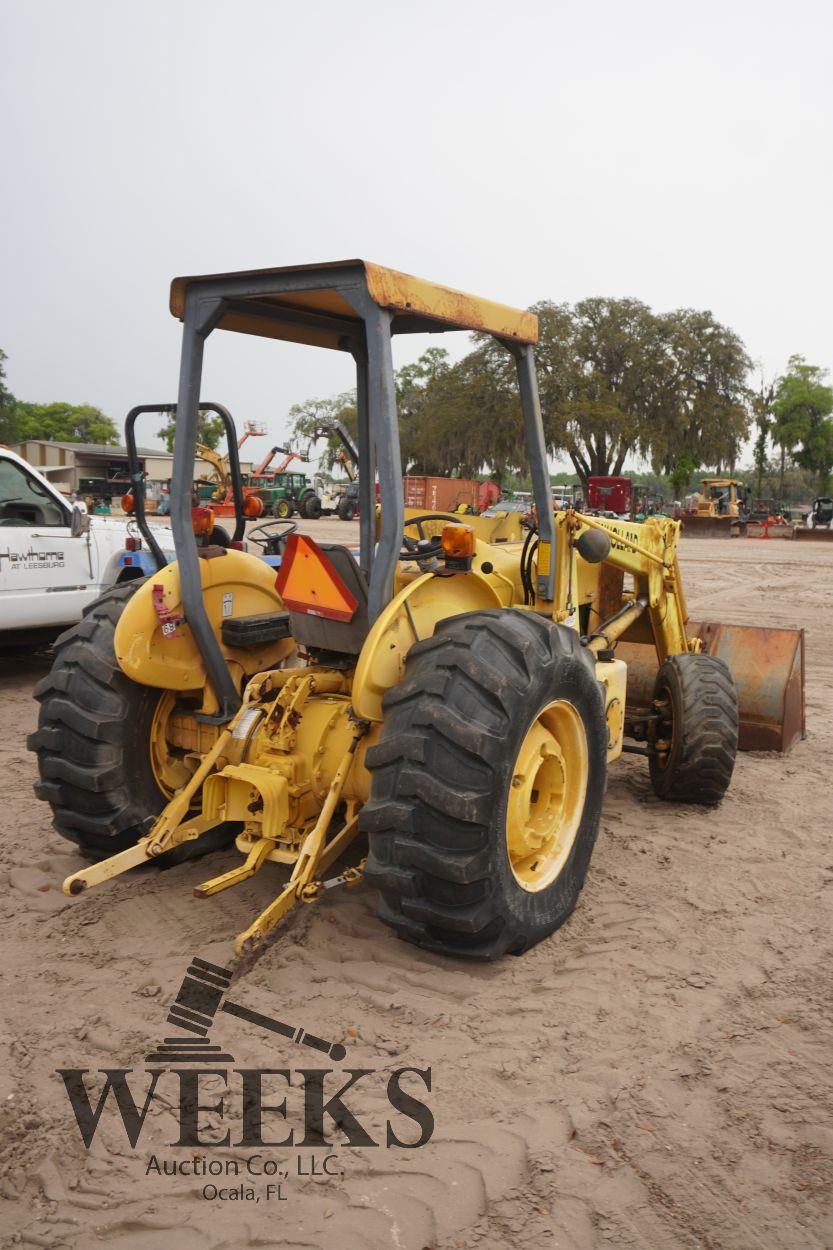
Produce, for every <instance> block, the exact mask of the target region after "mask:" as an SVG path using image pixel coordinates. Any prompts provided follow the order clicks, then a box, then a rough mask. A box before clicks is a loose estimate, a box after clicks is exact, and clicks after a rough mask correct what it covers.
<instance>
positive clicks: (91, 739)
mask: <svg viewBox="0 0 833 1250" xmlns="http://www.w3.org/2000/svg"><path fill="white" fill-rule="evenodd" d="M143 580H144V579H143ZM141 584H142V582H130V583H128V584H127V585H125V586H118V587H116V588H115V589H114V590H111V591H109V592H108V593H107V594H105V595H103V596H102V597H101V598H100V599H97V600H96V601H95V603H93V604H92V605H91V606H90V607H89V608H88V609H87V611H86V612H85V614H84V618H83V620H81V621H80V622H79V623H78V624H77V625H74V626H73V627H72V628H71V629H68V630H66V632H65V633H63V634H61V636H60V638H59V639H58V640H57V642H56V644H55V662H54V664H53V666H52V670H51V672H50V673H49V674H48V675H47V676H46V677H44V678H43V680H42V681H41V682H39V684H38V685H37V686H36V687H35V698H36V699H37V700H38V702H39V703H40V705H41V706H40V715H39V717H38V728H37V730H36V731H35V732H34V733H33V734H30V735H29V739H28V743H27V745H28V747H29V749H30V750H31V751H36V752H37V756H38V769H39V772H40V780H39V781H36V782H35V794H36V795H37V797H38V798H39V799H43V800H44V801H45V802H47V803H49V804H50V806H51V807H52V819H53V823H54V826H55V828H56V830H57V831H58V833H60V834H61V836H62V837H64V838H67V839H68V840H69V841H70V842H75V843H77V845H78V846H80V847H81V848H82V850H84V851H86V852H87V853H89V854H90V855H92V856H95V857H98V858H101V857H102V856H105V855H113V854H115V853H116V851H121V850H124V848H125V847H128V846H132V845H133V843H134V842H136V841H137V839H138V838H139V837H141V836H142V834H144V833H147V831H148V830H149V828H150V827H151V825H152V824H153V821H154V820H155V818H156V817H157V816H158V814H159V812H160V811H161V810H162V808H163V807H164V805H165V803H166V802H167V801H168V799H169V798H170V797H171V794H172V793H173V791H174V789H176V787H177V786H178V785H182V784H184V781H185V780H187V777H188V775H189V774H188V770H187V769H186V768H185V765H184V762H183V760H182V759H181V758H178V757H177V756H176V754H175V753H173V752H170V753H169V752H168V751H167V750H166V748H165V747H164V746H160V745H159V741H160V735H159V733H155V734H154V733H153V730H154V728H157V729H158V727H159V718H160V717H164V716H166V715H167V714H169V713H170V712H171V711H172V710H173V707H174V703H175V698H174V695H173V694H172V693H171V692H168V691H165V690H157V689H154V688H153V687H151V686H140V685H138V684H137V683H136V682H132V681H130V679H129V678H128V677H126V676H125V675H124V673H123V672H122V671H121V669H120V668H119V666H118V664H117V663H116V657H115V653H114V649H113V637H114V634H115V631H116V625H117V624H118V620H119V617H120V616H121V614H122V611H123V610H124V607H125V604H126V603H127V602H128V600H129V599H130V598H131V597H132V596H133V595H134V594H135V593H136V591H137V589H138V587H139V586H140V585H141ZM161 737H162V742H164V735H162V736H161ZM229 836H230V835H229V830H228V827H226V828H223V829H222V830H220V831H218V836H217V837H216V838H215V837H213V836H212V833H208V834H206V835H205V836H204V837H203V838H201V839H200V840H199V843H193V842H192V843H190V844H189V843H186V844H185V848H187V851H188V852H189V854H186V856H183V855H182V854H181V852H182V850H183V849H185V848H183V847H178V848H177V849H176V850H174V851H172V852H170V853H169V854H167V855H165V856H163V857H162V858H163V859H164V860H165V861H167V864H171V863H173V862H179V861H180V860H181V859H183V858H190V852H191V850H192V848H194V850H196V849H197V847H198V848H199V849H198V851H197V853H198V854H202V853H204V852H205V851H207V850H212V849H214V848H215V847H217V846H218V845H222V844H223V843H224V842H226V841H228V838H229Z"/></svg>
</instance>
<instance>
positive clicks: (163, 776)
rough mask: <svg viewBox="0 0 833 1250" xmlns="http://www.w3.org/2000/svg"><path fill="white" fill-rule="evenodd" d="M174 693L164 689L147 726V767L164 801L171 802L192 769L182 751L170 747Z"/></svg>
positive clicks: (188, 779) (174, 709) (187, 779)
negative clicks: (148, 740)
mask: <svg viewBox="0 0 833 1250" xmlns="http://www.w3.org/2000/svg"><path fill="white" fill-rule="evenodd" d="M176 700H177V696H176V692H175V691H173V690H166V691H164V693H163V694H162V697H161V698H160V700H159V702H158V703H157V705H156V711H155V712H154V713H153V720H152V722H151V726H150V764H151V768H152V769H153V776H154V778H155V779H156V784H157V785H158V787H159V789H160V790H161V791H162V793H163V794H164V795H165V797H166V798H168V799H172V798H173V796H174V795H175V794H176V792H177V791H178V790H181V789H182V787H183V786H184V785H186V784H187V782H189V781H190V780H191V776H192V769H190V768H189V767H188V765H187V764H186V763H185V760H184V758H183V754H184V753H183V752H182V751H180V750H177V748H176V747H174V746H172V745H171V742H170V739H169V736H168V735H169V727H170V721H171V717H172V716H173V715H174V713H175V711H176V710H177V709H176Z"/></svg>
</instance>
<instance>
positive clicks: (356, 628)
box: [289, 543, 370, 655]
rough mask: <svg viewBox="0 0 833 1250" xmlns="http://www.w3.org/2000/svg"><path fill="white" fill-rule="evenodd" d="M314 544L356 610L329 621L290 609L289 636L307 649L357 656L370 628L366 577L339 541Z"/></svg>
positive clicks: (350, 552)
mask: <svg viewBox="0 0 833 1250" xmlns="http://www.w3.org/2000/svg"><path fill="white" fill-rule="evenodd" d="M317 546H318V548H319V550H320V551H321V552H322V553H323V555H325V556H326V558H327V559H328V560H329V562H330V564H331V565H332V566H333V568H334V569H335V571H336V573H337V574H338V576H339V577H340V578H341V580H342V582H344V585H345V586H346V588H347V589H348V590H349V592H350V594H351V595H352V596H353V598H354V599H355V600H356V611H355V612H354V614H353V619H352V620H350V621H331V620H329V619H328V618H327V617H324V616H313V615H311V614H310V613H308V612H293V611H290V613H289V618H290V622H291V632H292V637H293V638H294V639H295V641H296V642H297V643H298V644H299V645H300V646H302V647H304V648H306V649H312V650H314V651H334V652H337V653H338V654H342V655H358V654H359V652H360V651H361V649H362V647H363V646H364V640H365V638H366V637H367V632H368V629H369V628H370V626H369V623H368V619H367V579H366V577H365V575H364V573H363V572H362V570H361V569H360V568H359V565H358V563H357V561H356V558H355V556H354V555H353V553H352V551H350V550H349V549H348V548H347V547H343V546H342V545H341V544H340V543H318V544H317Z"/></svg>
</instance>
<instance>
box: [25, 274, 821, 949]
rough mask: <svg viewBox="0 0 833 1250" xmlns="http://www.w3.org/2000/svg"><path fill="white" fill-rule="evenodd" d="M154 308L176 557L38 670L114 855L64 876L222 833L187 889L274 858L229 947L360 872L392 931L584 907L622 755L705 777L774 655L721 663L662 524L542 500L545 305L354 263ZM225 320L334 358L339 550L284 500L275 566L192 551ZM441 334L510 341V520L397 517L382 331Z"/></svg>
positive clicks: (46, 779) (45, 743)
mask: <svg viewBox="0 0 833 1250" xmlns="http://www.w3.org/2000/svg"><path fill="white" fill-rule="evenodd" d="M171 308H172V311H173V313H174V315H175V316H177V317H178V318H180V319H181V320H182V322H183V346H182V362H181V372H180V384H179V396H178V403H177V409H176V411H177V424H176V444H175V452H174V464H173V479H172V507H171V516H172V525H173V535H174V542H175V547H176V554H177V560H176V562H175V563H173V564H171V565H168V566H167V567H163V568H160V569H159V571H158V573H157V574H155V575H152V576H151V577H149V578H148V579H147V580H146V581H145V582H143V583H140V584H136V583H134V584H133V585H130V586H128V587H124V588H120V589H119V590H116V591H115V592H113V593H112V594H110V595H108V596H105V597H104V598H102V599H101V600H99V601H98V602H97V603H96V604H95V605H94V606H93V607H92V608H91V610H90V611H89V612H88V613H87V615H86V617H85V618H84V620H83V621H82V622H81V624H80V625H78V626H77V627H76V628H74V629H72V630H70V631H68V632H67V633H66V634H64V635H63V637H62V639H61V640H60V643H59V645H58V648H57V653H56V658H55V665H54V667H53V670H52V672H51V674H50V675H49V676H48V677H47V678H46V679H45V680H44V681H43V682H42V683H41V685H40V687H39V688H38V690H37V692H36V694H37V698H38V699H39V700H40V703H41V710H40V720H39V727H38V729H37V732H36V733H35V734H33V735H32V737H31V739H30V745H31V747H32V749H33V750H35V751H36V752H37V754H38V761H39V768H40V780H39V782H38V783H37V786H36V790H37V793H38V794H39V796H40V797H41V798H43V799H45V800H47V801H48V802H49V803H50V804H51V806H52V809H53V817H54V822H55V826H56V828H57V829H58V831H59V832H60V833H61V834H63V835H64V836H65V837H68V838H70V839H72V840H73V841H75V842H77V843H78V844H79V845H80V846H81V847H82V848H84V849H85V850H87V851H89V852H91V853H92V854H93V855H96V856H99V857H100V856H103V855H104V856H107V858H103V859H101V860H100V862H98V863H95V864H92V865H90V866H89V867H85V868H83V869H82V870H81V871H79V872H76V873H74V874H73V875H72V876H71V877H69V878H68V879H67V881H66V882H65V884H64V888H65V890H66V892H67V893H69V894H72V895H75V894H80V893H82V892H83V891H84V890H86V889H89V888H92V887H93V886H96V885H99V884H101V883H104V882H106V881H107V880H109V879H111V878H113V877H115V876H117V875H119V874H121V873H123V872H126V871H128V870H129V869H131V868H132V867H134V866H137V865H139V864H143V863H147V862H148V861H151V860H155V859H159V858H161V857H163V856H168V857H169V860H170V859H176V858H179V857H182V856H183V855H185V854H188V853H190V852H192V851H197V852H199V850H200V849H201V848H204V847H208V848H211V847H213V846H214V845H217V844H222V843H223V842H224V841H227V840H228V838H229V837H230V836H231V837H233V838H234V839H235V840H236V846H237V849H238V850H239V852H240V855H241V858H240V861H239V863H238V864H237V866H235V867H233V868H232V869H231V870H229V871H226V872H224V873H222V874H221V875H218V876H215V877H212V878H209V879H207V880H206V881H205V882H204V883H203V884H202V885H201V886H199V887H198V888H197V890H196V891H195V893H196V894H197V895H198V896H199V897H207V896H210V895H212V894H215V893H218V892H219V891H222V890H226V889H228V888H230V887H233V886H234V885H235V884H236V883H238V882H240V881H243V880H245V879H246V878H248V877H251V876H252V875H253V874H255V873H259V872H267V873H271V874H273V875H274V879H275V896H274V900H273V901H272V902H271V903H270V904H269V906H268V907H267V908H266V910H265V911H264V912H263V913H262V914H261V915H260V916H258V917H256V918H255V919H254V920H253V921H252V922H251V923H250V924H249V926H248V928H245V929H244V930H243V932H242V933H240V935H239V937H238V938H237V943H236V949H237V951H238V953H243V952H246V951H249V950H251V949H253V948H254V947H256V946H257V945H258V944H259V943H260V942H262V941H263V939H264V938H265V937H266V935H267V934H269V933H270V931H271V930H272V929H273V928H274V927H275V925H277V924H278V922H279V921H280V920H281V919H282V918H283V917H284V916H285V915H286V914H287V913H288V912H289V911H290V910H291V909H292V908H293V907H295V906H296V905H297V904H299V903H311V902H314V901H315V900H316V899H317V898H319V897H320V895H321V893H322V891H323V890H324V889H326V888H328V887H329V886H331V885H334V884H345V885H349V884H350V883H352V882H355V881H358V880H359V879H361V877H362V876H364V878H365V880H367V881H368V882H370V883H371V884H372V885H373V886H374V887H375V888H376V889H377V890H378V892H379V900H380V901H379V914H380V916H381V918H382V919H383V920H384V921H385V922H386V923H387V924H388V925H390V926H391V927H392V928H393V929H394V930H395V931H396V932H397V933H398V934H399V935H400V936H401V937H403V938H405V939H407V940H409V941H412V942H415V943H417V944H419V945H420V946H423V947H427V948H430V949H432V950H435V951H439V952H443V953H446V954H450V955H456V956H477V957H496V956H500V955H502V954H504V953H507V952H515V953H517V952H520V951H523V950H525V949H527V948H528V947H530V946H532V945H533V944H534V943H536V942H538V941H540V940H541V939H542V938H544V937H546V936H547V935H548V934H550V933H552V932H553V930H554V929H556V928H557V927H558V926H559V925H561V924H562V923H563V922H564V921H565V920H566V918H567V917H568V916H569V915H570V913H571V911H572V909H573V908H574V907H575V905H576V902H577V899H578V896H579V892H580V890H581V887H582V884H583V882H584V878H585V875H586V872H587V869H588V865H589V862H590V857H591V853H592V850H593V845H594V842H595V839H596V833H597V829H598V825H599V818H600V813H601V809H602V803H603V798H604V792H605V784H606V776H607V769H608V767H610V766H611V765H614V764H615V762H616V761H617V760H618V759H619V757H620V756H621V754H622V752H623V751H625V750H627V751H631V752H635V753H637V754H640V755H642V756H643V757H644V758H645V759H646V762H647V764H648V769H649V773H650V779H651V783H652V785H653V788H654V791H655V792H656V794H657V795H659V796H660V797H661V798H663V799H668V800H676V801H681V802H693V803H702V804H707V805H708V804H715V803H718V802H719V801H720V800H721V798H722V797H723V795H724V793H725V791H726V789H727V787H728V785H729V782H730V779H731V776H732V771H733V768H734V763H735V752H736V749H737V745H738V730H739V721H740V726H741V731H743V726H744V718H745V707H744V700H745V698H746V692H747V690H748V689H749V688H750V684H754V683H755V682H757V683H758V685H760V684H761V683H762V682H763V684H765V685H769V686H770V687H776V686H778V685H779V683H781V684H782V685H784V686H785V687H786V684H787V675H786V674H785V673H783V672H781V671H780V670H778V669H777V668H775V667H773V666H772V665H767V664H764V671H763V672H761V670H760V664H761V655H762V654H763V653H762V652H761V651H760V650H758V651H756V652H754V656H755V659H754V665H753V666H752V667H751V668H750V666H749V665H748V664H747V663H746V661H745V660H744V658H743V655H744V649H743V646H739V647H736V648H735V651H736V655H735V660H736V667H735V671H734V672H732V671H730V668H729V666H727V664H726V663H724V661H723V660H722V659H721V658H720V657H719V656H718V655H711V654H708V647H709V640H708V638H705V639H704V637H703V636H701V635H698V634H696V633H694V632H692V631H691V630H690V629H689V628H688V626H687V619H688V613H687V609H686V603H685V597H684V593H683V586H682V580H681V576H680V569H679V564H678V561H677V541H678V536H679V525H678V523H677V522H675V521H672V520H669V519H667V518H657V517H655V518H650V519H648V520H647V521H645V522H644V523H643V524H635V523H631V522H627V521H613V520H603V519H601V518H594V517H588V516H583V515H581V514H580V513H578V512H576V511H574V510H572V509H568V510H565V511H559V512H554V511H553V508H552V502H551V495H550V483H549V469H548V464H547V455H546V448H545V443H544V434H543V428H542V422H541V414H540V408H539V403H538V393H537V385H536V377H535V366H534V355H533V350H534V345H535V342H536V339H537V333H538V323H537V318H536V317H535V316H534V315H532V314H531V313H526V312H519V311H516V310H514V309H511V308H507V307H505V306H503V305H500V304H495V303H492V302H490V301H486V300H481V299H475V298H473V297H471V296H468V295H464V294H462V293H460V292H457V291H452V290H449V289H447V288H444V287H440V286H436V285H433V284H431V283H427V282H423V281H421V280H419V279H416V278H412V277H410V276H408V275H405V274H401V273H397V272H395V271H391V270H386V269H382V268H380V267H379V266H376V265H371V264H368V263H365V262H361V261H346V262H340V263H336V264H325V265H310V266H304V267H301V268H294V269H272V270H257V271H251V272H244V273H234V274H218V275H209V276H205V277H195V278H179V279H176V280H175V281H174V283H173V285H172V291H171ZM223 329H225V330H233V331H237V332H240V333H246V334H256V335H261V336H264V337H266V338H272V339H284V340H288V341H290V342H298V343H306V344H310V345H314V346H319V347H326V348H330V349H332V350H336V351H342V352H346V353H349V354H350V355H352V357H353V359H354V361H355V365H356V372H357V409H358V439H357V443H358V448H357V450H358V461H359V477H358V482H359V504H360V507H359V512H360V523H359V528H360V543H359V551H358V555H357V556H356V554H354V552H353V551H352V550H351V549H350V548H349V547H347V546H345V545H341V544H325V543H321V544H318V543H316V542H314V541H313V540H312V539H311V538H308V537H306V536H304V535H301V534H299V533H298V532H297V530H296V529H295V526H294V525H293V524H292V523H291V522H287V521H281V520H273V521H269V522H266V523H265V525H261V526H260V527H258V533H259V536H260V538H261V539H265V541H266V542H267V545H269V547H270V549H272V550H277V551H278V552H279V553H280V556H281V563H280V568H279V570H278V573H277V577H276V576H275V572H274V569H270V568H269V566H268V565H267V564H265V563H264V562H263V561H260V560H257V559H255V558H254V557H253V556H251V555H249V554H247V553H246V552H245V551H241V550H235V549H234V548H233V547H231V548H221V547H215V546H211V545H208V546H205V545H203V546H200V547H198V546H197V543H196V541H195V538H194V533H193V529H192V514H191V491H192V477H193V466H194V446H195V442H196V430H197V411H198V406H199V402H200V401H199V395H200V379H201V370H202V357H203V350H204V346H205V343H206V340H207V339H208V337H209V336H210V335H211V334H212V333H213V332H215V331H216V330H223ZM451 330H458V331H477V332H480V333H485V334H490V335H492V336H493V338H494V339H496V340H497V342H498V343H499V344H501V345H502V346H503V347H504V348H505V349H506V351H507V352H508V353H509V355H510V356H511V357H512V358H513V360H514V362H515V366H516V371H517V380H518V388H519V394H520V401H521V412H522V419H523V432H524V436H525V441H526V450H527V456H528V460H529V464H530V470H531V476H532V483H533V490H534V499H535V510H534V520H533V527H532V529H530V530H528V531H527V532H526V534H525V536H523V538H522V537H521V535H520V532H519V530H518V528H517V527H515V528H514V529H513V528H512V527H511V526H507V525H506V521H505V519H503V518H497V519H495V518H487V517H483V518H470V519H469V518H467V519H466V523H462V521H461V518H460V517H454V516H449V515H446V514H441V513H440V514H432V513H429V514H422V515H416V516H413V515H410V516H408V517H407V519H406V517H405V515H404V510H403V493H402V475H401V465H400V452H399V434H398V423H397V412H396V391H395V386H394V373H393V361H392V351H391V347H392V337H393V335H394V334H398V333H403V334H407V333H424V332H439V331H451ZM377 477H378V482H379V495H380V507H379V509H377V506H376V498H375V492H376V480H377ZM139 489H140V487H139ZM137 513H138V514H141V509H138V510H137ZM626 579H627V580H626ZM723 628H730V627H723ZM732 628H735V629H736V630H737V627H732ZM774 632H781V633H783V632H785V631H774ZM759 633H760V631H757V630H754V629H751V630H747V631H738V632H736V633H735V635H733V636H734V637H735V638H736V639H737V638H741V639H742V638H747V639H749V640H751V641H752V642H754V641H755V640H756V638H757V636H758V634H759ZM620 642H621V644H622V646H623V647H624V646H631V647H632V648H634V649H635V651H636V653H637V654H641V651H640V649H641V650H642V651H645V650H647V651H648V652H649V653H650V656H651V657H652V658H653V661H654V666H655V669H656V671H655V673H654V675H653V677H652V678H651V679H650V690H649V693H648V696H647V698H646V699H643V700H641V701H636V702H634V700H632V699H629V672H628V665H627V664H626V663H625V662H624V661H623V659H622V658H621V648H620ZM797 648H798V650H800V645H799V644H797ZM750 654H751V653H750ZM796 654H797V651H796ZM794 661H795V655H794V656H793V668H794ZM640 663H641V666H642V668H643V669H644V667H645V665H644V660H643V661H640ZM791 671H792V670H791ZM733 677H734V680H733ZM738 691H740V713H739V706H738ZM782 745H783V744H782ZM359 835H361V838H362V841H361V842H360V843H359V845H361V846H363V845H364V841H363V840H364V839H365V838H366V840H367V852H366V856H363V855H362V854H361V853H360V852H359V851H358V850H357V847H356V845H355V844H356V841H357V838H358V837H359ZM348 855H352V860H350V859H348ZM336 861H341V867H340V870H339V871H337V872H336V874H335V875H334V876H329V877H328V875H327V874H328V873H329V872H330V871H331V869H333V865H335V864H336Z"/></svg>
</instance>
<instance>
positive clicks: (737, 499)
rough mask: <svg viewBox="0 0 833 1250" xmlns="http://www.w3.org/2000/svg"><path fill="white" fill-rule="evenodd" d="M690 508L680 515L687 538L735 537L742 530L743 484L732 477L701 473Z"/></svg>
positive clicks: (744, 528) (744, 513)
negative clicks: (702, 474)
mask: <svg viewBox="0 0 833 1250" xmlns="http://www.w3.org/2000/svg"><path fill="white" fill-rule="evenodd" d="M700 487H701V489H700V490H699V491H698V493H697V495H696V497H695V503H694V508H693V509H692V511H691V512H688V513H686V515H685V516H684V517H683V533H684V534H685V535H686V537H687V538H689V537H702V538H739V537H743V535H744V534H745V533H746V522H747V507H746V487H745V486H744V484H743V482H741V481H738V480H737V479H736V478H733V477H704V478H703V480H702V482H701V483H700Z"/></svg>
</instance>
